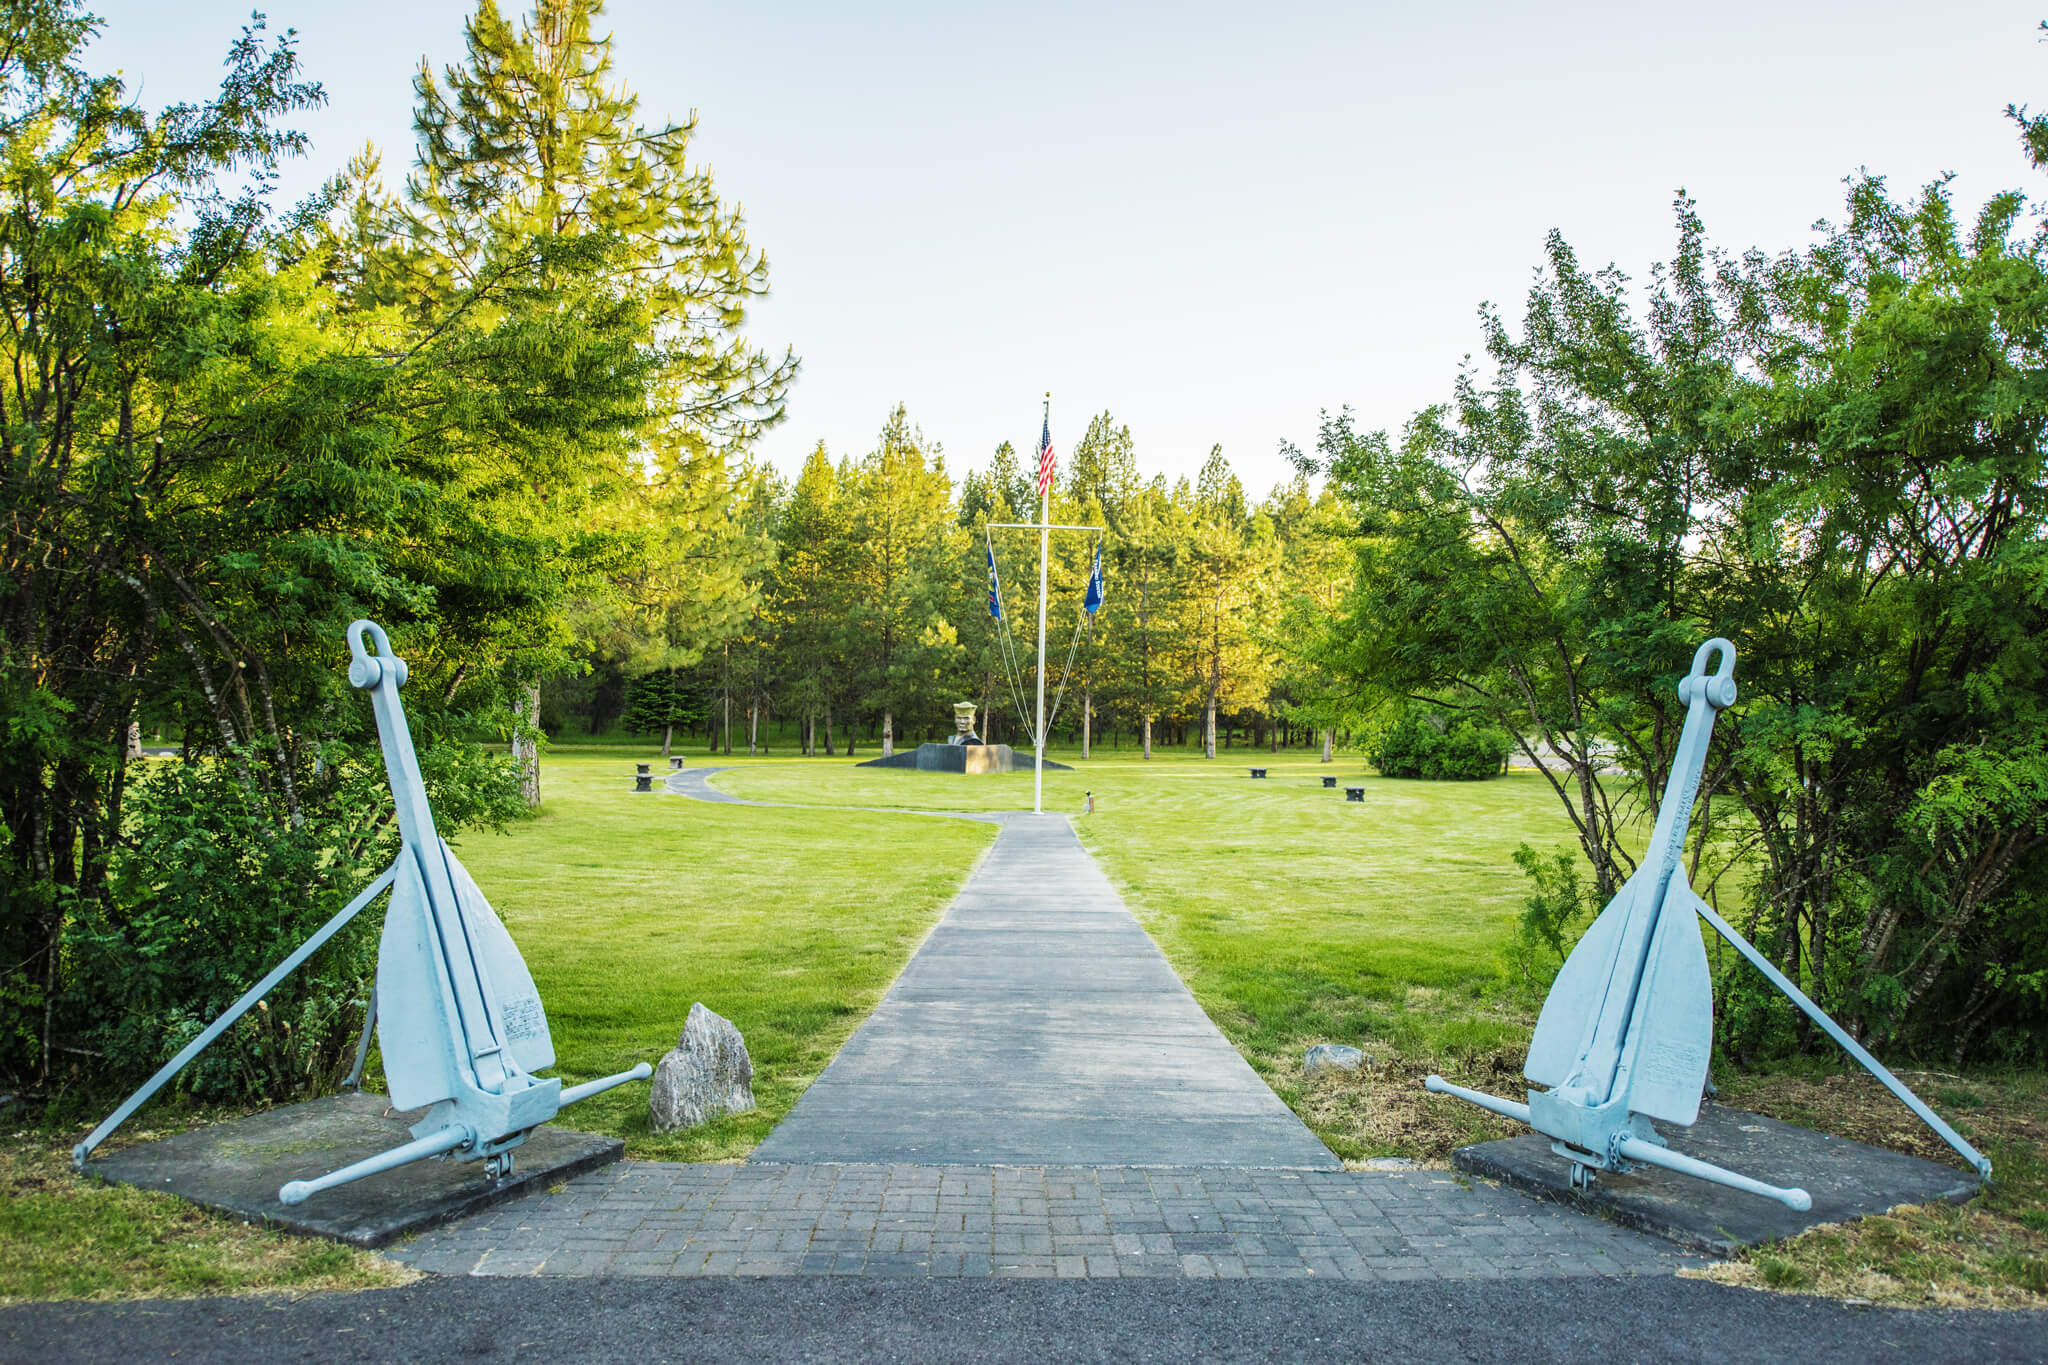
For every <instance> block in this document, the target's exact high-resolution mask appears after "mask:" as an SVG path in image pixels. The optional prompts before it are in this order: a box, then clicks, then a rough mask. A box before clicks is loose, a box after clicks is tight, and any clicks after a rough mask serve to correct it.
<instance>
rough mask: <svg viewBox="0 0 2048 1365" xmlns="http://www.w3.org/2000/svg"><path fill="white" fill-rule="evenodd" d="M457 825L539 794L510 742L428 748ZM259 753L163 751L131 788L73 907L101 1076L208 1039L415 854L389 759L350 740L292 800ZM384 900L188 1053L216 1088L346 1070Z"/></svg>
mask: <svg viewBox="0 0 2048 1365" xmlns="http://www.w3.org/2000/svg"><path fill="white" fill-rule="evenodd" d="M420 765H421V771H422V774H423V775H424V776H425V777H426V779H427V786H428V795H429V798H430V799H431V800H432V801H433V802H434V808H435V815H436V821H437V824H438V826H439V829H440V832H441V834H442V835H443V836H444V837H448V836H452V835H453V834H455V833H456V832H457V831H459V830H460V829H462V828H464V827H466V826H474V825H479V824H482V825H491V826H499V825H502V824H503V823H504V822H505V821H507V820H508V819H510V818H512V817H513V816H514V815H515V814H517V813H518V812H520V811H522V810H523V809H524V807H523V805H522V804H521V803H520V800H519V794H518V782H517V776H516V773H515V772H514V770H513V768H512V766H511V763H510V760H508V759H506V758H503V757H499V756H495V755H488V754H485V753H484V752H483V751H482V750H480V749H479V748H477V747H476V746H475V745H469V744H459V743H442V744H437V745H434V746H432V747H430V748H428V749H426V750H424V751H423V752H422V753H421V754H420ZM258 771H260V770H257V769H256V768H255V767H254V765H253V764H250V763H247V762H244V763H240V764H238V763H233V762H213V761H201V762H191V763H185V762H159V763H151V764H147V765H145V766H144V767H143V769H142V771H141V773H140V775H139V776H138V777H137V778H136V780H135V782H134V785H133V786H132V787H131V788H130V790H129V792H128V795H127V799H126V802H125V804H124V820H123V824H124V835H125V838H124V840H123V843H122V845H121V847H120V848H119V849H118V850H116V851H115V852H114V853H113V855H112V857H111V859H110V867H109V877H108V895H107V897H106V899H105V900H103V901H96V902H93V903H89V904H88V903H81V904H80V906H79V907H78V910H77V913H75V914H74V915H73V916H72V917H71V919H70V922H69V926H68V932H67V935H66V942H65V952H66V954H67V957H68V958H69V962H68V964H67V965H68V970H67V971H66V973H65V976H66V978H67V980H68V982H69V987H68V991H67V993H66V996H65V998H64V999H63V1001H62V1006H63V1008H64V1009H65V1011H66V1012H67V1014H69V1015H70V1017H71V1018H72V1019H73V1020H75V1021H76V1027H75V1030H73V1033H74V1036H77V1037H80V1038H82V1039H83V1041H84V1042H85V1049H84V1055H85V1056H86V1057H88V1058H89V1059H90V1060H92V1061H93V1062H94V1066H93V1067H92V1068H91V1071H93V1072H96V1073H98V1074H97V1075H95V1076H92V1077H90V1079H92V1080H106V1081H118V1082H121V1083H124V1084H125V1083H132V1082H133V1081H135V1080H139V1079H140V1078H141V1077H142V1076H144V1075H146V1074H147V1073H148V1072H149V1071H151V1070H153V1069H154V1068H156V1067H157V1066H160V1065H162V1063H163V1062H165V1061H166V1060H168V1059H169V1058H170V1057H171V1056H172V1055H174V1054H175V1053H176V1052H177V1050H178V1049H179V1048H181V1047H183V1046H184V1045H185V1044H186V1043H188V1042H189V1041H191V1039H192V1038H193V1037H195V1036H196V1035H197V1034H198V1033H199V1032H200V1030H202V1029H203V1028H205V1027H206V1025H207V1024H208V1023H209V1022H211V1021H212V1020H213V1019H214V1018H215V1017H217V1016H218V1015H219V1014H220V1013H221V1012H222V1011H223V1010H225V1009H226V1008H227V1007H228V1006H229V1005H231V1004H232V1003H234V1001H235V1000H236V998H237V997H239V996H240V995H241V994H242V992H243V991H245V990H247V989H248V988H249V987H250V986H251V985H253V984H254V983H255V982H256V981H257V980H258V979H259V978H261V977H262V975H263V974H264V973H265V972H267V971H269V970H270V969H271V968H272V967H274V966H275V965H276V964H277V963H278V962H280V961H282V960H283V959H284V958H285V957H286V956H287V955H288V954H290V953H291V952H292V950H294V949H295V948H297V947H298V946H299V944H301V943H302V942H304V941H305V939H306V938H307V937H308V936H310V935H311V934H312V933H313V931H314V930H315V929H317V928H319V927H320V925H322V924H323V923H325V922H326V921H327V920H328V919H329V918H331V917H332V916H333V915H334V914H335V913H337V912H338V911H339V910H341V908H342V907H343V906H345V905H347V904H348V902H349V901H350V900H351V899H353V898H354V897H355V896H356V895H357V894H358V893H359V892H360V891H361V890H362V888H363V887H364V886H365V885H366V884H368V883H369V882H370V881H371V880H372V879H374V878H375V877H376V876H377V874H378V873H380V872H382V871H383V870H384V868H385V867H387V866H389V864H390V863H391V860H392V859H393V858H394V857H395V856H396V855H397V851H398V845H399V839H398V830H397V826H396V822H395V821H394V820H393V818H392V807H391V794H390V790H389V788H388V786H387V785H386V782H385V774H384V766H383V760H382V756H381V755H380V753H379V752H378V751H377V750H376V749H375V748H374V747H370V748H366V749H362V750H357V749H354V748H351V747H350V746H346V745H342V744H339V743H332V744H329V745H327V746H325V748H324V750H323V752H322V754H321V761H320V762H319V763H318V764H316V765H313V767H312V769H311V770H310V771H308V772H305V773H303V774H300V775H299V783H300V789H299V792H298V796H299V802H300V809H301V812H302V813H301V816H300V818H299V819H298V820H296V821H294V820H292V819H289V818H282V817H280V815H279V811H278V802H277V801H276V798H275V795H274V793H273V791H272V790H271V789H269V788H268V787H266V786H265V785H264V784H263V783H262V782H261V781H259V780H257V779H256V777H255V776H254V775H253V774H255V773H256V772H258ZM382 923H383V914H382V912H381V908H380V907H378V906H371V907H369V908H368V909H366V910H364V911H363V912H362V913H361V914H360V915H358V916H357V917H356V919H355V920H354V921H353V922H352V923H351V924H350V925H349V926H348V927H347V928H345V929H343V930H342V931H341V932H340V933H338V934H336V935H335V937H334V938H333V939H331V940H329V942H328V943H327V945H326V946H325V947H323V948H322V949H321V950H320V951H319V952H318V953H316V954H314V956H313V957H312V959H311V960H309V961H308V962H306V963H305V964H304V965H303V966H301V967H300V968H299V969H298V970H297V971H296V972H294V973H293V974H292V975H291V976H289V977H287V978H285V980H284V981H283V982H281V983H280V984H279V985H278V986H276V987H275V988H274V989H273V990H272V991H271V992H270V994H269V996H268V997H267V998H266V999H265V1000H264V1001H263V1002H262V1004H260V1005H258V1006H257V1007H256V1008H255V1009H252V1010H251V1011H250V1012H249V1013H248V1014H246V1015H244V1016H243V1018H242V1019H241V1021H240V1022H239V1023H237V1024H236V1025H235V1027H233V1028H231V1029H230V1030H228V1032H227V1033H226V1034H225V1035H223V1036H222V1037H221V1038H220V1039H218V1040H217V1041H216V1042H215V1043H214V1044H213V1045H212V1046H211V1047H209V1048H208V1049H207V1050H206V1051H205V1052H203V1053H201V1054H200V1056H199V1058H198V1059H197V1060H196V1061H194V1062H193V1063H192V1065H191V1066H189V1067H188V1068H186V1070H185V1072H184V1073H183V1074H182V1075H181V1076H180V1078H179V1081H178V1084H179V1086H180V1087H182V1088H183V1089H185V1090H186V1091H188V1092H190V1093H191V1094H193V1095H195V1096H198V1097H200V1098H203V1099H207V1100H229V1099H241V1098H251V1097H260V1098H264V1099H269V1100H282V1099H287V1098H291V1097H293V1096H297V1095H303V1094H308V1093H314V1092H317V1091H319V1090H322V1089H325V1088H327V1087H329V1086H331V1085H333V1084H334V1083H335V1082H336V1081H338V1080H340V1079H341V1077H342V1076H343V1075H344V1074H345V1073H346V1071H347V1068H348V1066H349V1063H350V1061H351V1059H352V1055H353V1050H354V1044H355V1038H356V1035H357V1032H358V1030H359V1029H360V1028H361V1026H362V1022H363V1016H364V1011H365V1008H366V1006H367V1005H368V1002H369V992H370V989H371V986H372V983H373V982H374V980H375V976H376V965H377V964H376V956H377V939H378V934H379V931H380V929H381V927H382Z"/></svg>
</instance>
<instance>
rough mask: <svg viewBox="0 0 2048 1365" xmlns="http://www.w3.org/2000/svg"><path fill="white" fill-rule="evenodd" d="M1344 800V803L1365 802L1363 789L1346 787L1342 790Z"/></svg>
mask: <svg viewBox="0 0 2048 1365" xmlns="http://www.w3.org/2000/svg"><path fill="white" fill-rule="evenodd" d="M1344 799H1345V800H1346V801H1363V800H1365V788H1363V787H1346V788H1345V789H1344Z"/></svg>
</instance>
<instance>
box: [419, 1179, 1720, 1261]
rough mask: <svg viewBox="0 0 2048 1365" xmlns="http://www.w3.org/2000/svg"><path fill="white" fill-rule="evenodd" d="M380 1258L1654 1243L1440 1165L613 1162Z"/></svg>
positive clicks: (1130, 1257)
mask: <svg viewBox="0 0 2048 1365" xmlns="http://www.w3.org/2000/svg"><path fill="white" fill-rule="evenodd" d="M391 1254H393V1255H395V1256H397V1257H398V1258H399V1259H400V1260H402V1261H406V1262H408V1263H410V1264H412V1265H414V1266H417V1267H418V1268H419V1269H421V1270H428V1271H437V1272H442V1273H447V1274H474V1275H600V1274H603V1275H795V1274H822V1275H909V1276H951V1275H972V1276H998V1277H1002V1276H1054V1275H1058V1276H1089V1277H1102V1276H1125V1275H1180V1276H1191V1277H1198V1278H1219V1279H1236V1278H1246V1277H1250V1278H1279V1277H1299V1278H1306V1277H1311V1276H1321V1277H1328V1278H1338V1279H1348V1280H1434V1279H1471V1278H1486V1279H1498V1278H1504V1277H1539V1276H1540V1277H1549V1276H1558V1275H1626V1274H1641V1273H1669V1272H1670V1271H1672V1270H1673V1269H1675V1268H1676V1267H1678V1266H1679V1265H1682V1264H1685V1263H1686V1262H1685V1261H1684V1259H1683V1258H1681V1257H1680V1256H1679V1255H1678V1253H1676V1252H1675V1251H1674V1250H1673V1249H1672V1248H1671V1247H1670V1245H1669V1244H1667V1243H1664V1242H1661V1241H1658V1240H1656V1239H1654V1238H1651V1237H1646V1236H1644V1235H1642V1234H1640V1233H1635V1232H1630V1231H1628V1230H1626V1229H1623V1228H1619V1227H1615V1226H1613V1225H1612V1224H1608V1223H1603V1222H1600V1221H1599V1220H1597V1219H1592V1218H1587V1217H1584V1216H1582V1215H1580V1214H1576V1213H1572V1212H1569V1211H1567V1210H1565V1209H1562V1208H1560V1207H1558V1206H1556V1205H1553V1204H1544V1203H1540V1202H1538V1201H1536V1200H1533V1199H1529V1198H1527V1197H1525V1196H1523V1195H1519V1194H1515V1193H1513V1192H1512V1191H1509V1190H1505V1189H1500V1188H1496V1187H1493V1186H1490V1185H1485V1184H1475V1183H1472V1182H1470V1181H1466V1180H1464V1179H1462V1178H1460V1177H1458V1176H1457V1175H1455V1174H1454V1173H1451V1172H1447V1171H1393V1172H1377V1171H1362V1172H1348V1171H1303V1170H1268V1169H1258V1168H1250V1167H1214V1166H1211V1167H1152V1168H1141V1167H1128V1166H1111V1167H1097V1166H1084V1167H1076V1166H994V1167H990V1166H931V1165H899V1166H873V1165H836V1164H833V1165H803V1166H776V1165H751V1164H750V1165H729V1166H710V1165H705V1166H693V1165H684V1164H680V1163H675V1162H653V1161H626V1162H621V1163H619V1164H618V1165H616V1166H608V1167H606V1168H604V1169H603V1170H600V1171H595V1172H592V1173H591V1174H589V1175H585V1176H579V1177H577V1178H576V1179H574V1180H571V1181H569V1182H568V1183H567V1184H565V1185H562V1186H560V1187H558V1189H557V1190H556V1191H554V1192H551V1193H548V1194H544V1195H538V1196H535V1197H533V1198H530V1199H523V1200H516V1201H513V1202H511V1203H507V1204H501V1205H498V1206H497V1207H495V1208H493V1209H489V1210H487V1211H485V1212H484V1213H482V1214H480V1215H478V1216H477V1217H475V1218H472V1219H469V1220H467V1221H465V1222H462V1223H457V1224H454V1225H451V1226H449V1227H446V1228H442V1229H438V1230H436V1231H433V1232H429V1233H427V1234H425V1235H424V1236H422V1237H420V1238H419V1239H417V1240H415V1241H413V1242H411V1243H409V1244H407V1245H405V1246H402V1247H400V1248H398V1249H396V1250H395V1251H394V1252H392V1253H391Z"/></svg>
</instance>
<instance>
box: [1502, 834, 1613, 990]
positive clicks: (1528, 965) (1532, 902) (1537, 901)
mask: <svg viewBox="0 0 2048 1365" xmlns="http://www.w3.org/2000/svg"><path fill="white" fill-rule="evenodd" d="M1514 857H1515V866H1516V867H1519V868H1521V869H1522V871H1523V872H1524V873H1525V874H1526V875H1527V876H1528V878H1529V880H1530V881H1531V882H1532V883H1534V887H1533V889H1532V890H1531V891H1530V894H1529V895H1528V896H1527V897H1526V898H1525V899H1524V900H1523V901H1522V917H1521V919H1520V920H1518V921H1517V922H1516V924H1515V937H1514V940H1513V941H1512V942H1511V943H1510V944H1509V946H1508V955H1509V960H1510V961H1511V962H1512V963H1513V964H1514V967H1515V974H1516V976H1517V978H1518V979H1519V984H1521V985H1523V986H1525V987H1530V988H1534V989H1536V990H1547V989H1549V987H1550V984H1551V983H1552V982H1553V981H1555V980H1557V973H1558V970H1559V969H1560V968H1562V967H1563V966H1564V960H1565V959H1566V958H1567V957H1569V956H1571V951H1572V948H1573V947H1574V946H1576V945H1577V943H1578V941H1579V934H1580V933H1582V932H1584V925H1583V924H1581V923H1580V921H1581V920H1584V921H1585V922H1586V923H1588V924H1589V923H1591V921H1592V915H1591V913H1589V912H1597V910H1598V909H1599V907H1598V906H1594V905H1591V904H1590V903H1589V902H1588V900H1587V898H1586V884H1585V880H1584V879H1583V878H1582V877H1581V876H1580V867H1581V866H1582V860H1581V858H1580V857H1579V855H1578V854H1576V853H1574V852H1571V851H1569V850H1566V849H1562V848H1555V849H1552V850H1551V851H1550V853H1549V855H1548V856H1546V855H1544V854H1541V853H1538V852H1537V851H1536V850H1535V849H1533V848H1531V847H1529V845H1527V844H1522V845H1520V846H1519V847H1517V848H1516V849H1515V854H1514ZM1575 926H1576V927H1575Z"/></svg>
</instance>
